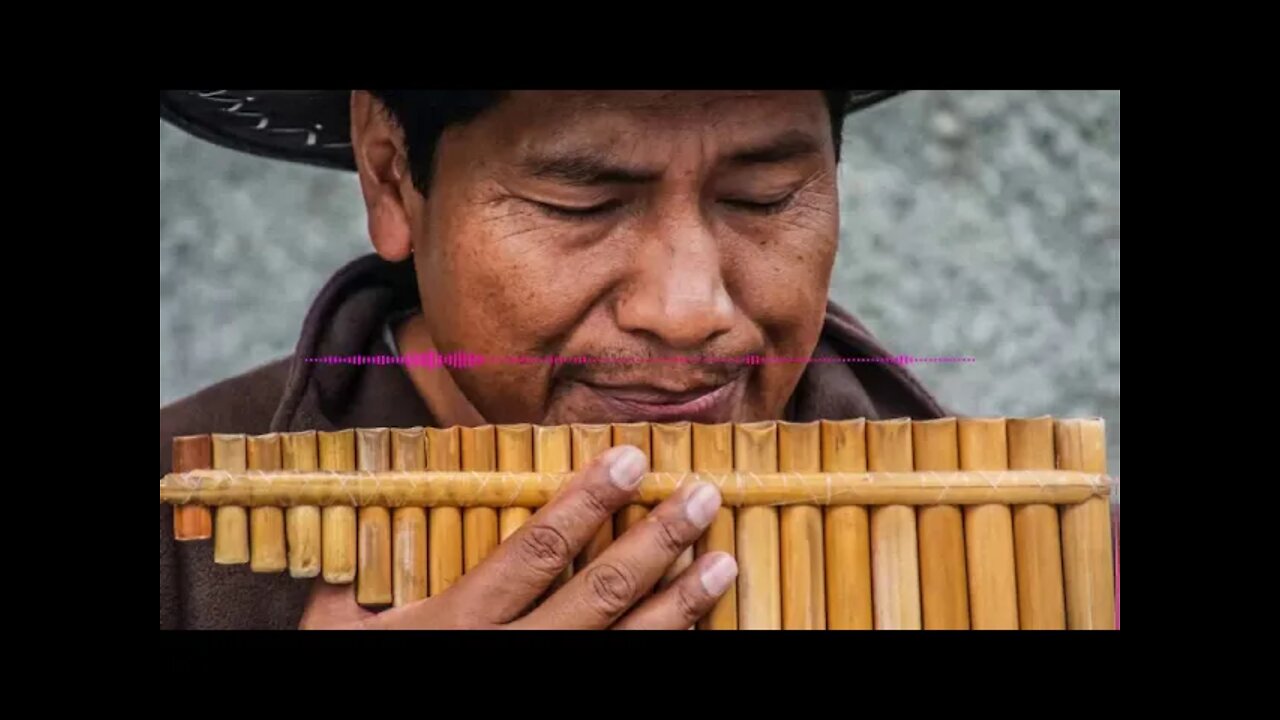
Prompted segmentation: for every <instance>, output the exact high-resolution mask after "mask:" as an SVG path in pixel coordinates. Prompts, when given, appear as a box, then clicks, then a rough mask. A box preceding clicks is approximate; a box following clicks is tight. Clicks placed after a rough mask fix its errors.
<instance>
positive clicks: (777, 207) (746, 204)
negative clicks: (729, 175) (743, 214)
mask: <svg viewBox="0 0 1280 720" xmlns="http://www.w3.org/2000/svg"><path fill="white" fill-rule="evenodd" d="M795 196H796V194H795V193H789V194H787V195H786V196H784V197H782V198H779V199H777V200H768V201H763V202H762V201H759V200H742V199H730V200H722V201H721V202H723V203H724V204H725V205H728V206H730V207H733V208H737V209H739V210H745V211H747V212H750V213H756V214H759V215H772V214H774V213H779V212H782V211H783V210H786V209H787V207H788V206H790V205H791V201H792V200H793V199H795Z"/></svg>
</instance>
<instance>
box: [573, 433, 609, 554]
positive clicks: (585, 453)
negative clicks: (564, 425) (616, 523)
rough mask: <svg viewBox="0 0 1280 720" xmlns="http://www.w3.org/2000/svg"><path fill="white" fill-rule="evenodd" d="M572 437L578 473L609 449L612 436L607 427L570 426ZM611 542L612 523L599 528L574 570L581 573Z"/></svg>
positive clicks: (575, 467) (574, 461) (574, 465)
mask: <svg viewBox="0 0 1280 720" xmlns="http://www.w3.org/2000/svg"><path fill="white" fill-rule="evenodd" d="M571 434H572V435H573V469H574V470H575V471H580V470H583V469H585V468H586V467H587V466H588V465H590V464H591V461H592V460H595V459H596V457H598V456H599V455H602V454H603V453H604V451H606V450H608V449H609V448H610V447H611V442H612V440H613V434H612V433H611V432H610V428H609V426H608V425H585V424H575V425H572V426H571ZM612 542H613V523H611V522H608V523H605V524H603V525H601V526H600V530H599V531H598V532H596V536H595V537H594V538H592V539H591V541H590V542H588V543H587V547H586V549H584V550H583V551H582V553H581V554H579V555H578V558H577V561H576V562H575V563H574V570H576V571H579V572H580V571H581V570H582V569H583V568H584V567H586V566H587V565H589V564H590V563H591V562H592V561H593V560H595V559H596V558H598V557H600V553H602V552H604V551H605V548H607V547H609V545H610V544H611V543H612Z"/></svg>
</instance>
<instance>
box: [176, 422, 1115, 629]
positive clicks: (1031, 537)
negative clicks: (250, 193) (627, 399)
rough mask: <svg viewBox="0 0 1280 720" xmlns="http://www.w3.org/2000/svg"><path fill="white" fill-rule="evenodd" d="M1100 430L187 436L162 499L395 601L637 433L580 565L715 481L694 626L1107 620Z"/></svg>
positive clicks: (240, 539) (777, 428)
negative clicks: (706, 575) (717, 505)
mask: <svg viewBox="0 0 1280 720" xmlns="http://www.w3.org/2000/svg"><path fill="white" fill-rule="evenodd" d="M1104 434H1105V433H1104V426H1103V421H1102V420H1100V419H1053V418H1048V417H1041V418H1028V419H1006V418H945V419H940V420H921V421H911V420H906V419H891V420H864V419H853V420H822V421H816V422H810V423H793V422H781V421H779V422H772V421H771V422H753V423H741V424H722V425H701V424H697V423H669V424H656V423H655V424H647V423H626V424H617V425H613V426H608V425H573V426H557V427H535V426H531V425H503V426H485V427H479V428H448V429H434V428H427V429H423V428H408V429H388V428H361V429H351V430H341V431H336V432H302V433H279V434H270V435H261V436H244V435H201V436H187V437H179V438H175V439H174V441H173V447H174V461H173V472H172V473H170V474H168V475H166V476H165V477H163V478H161V479H160V501H161V503H168V504H172V505H174V506H175V507H174V536H175V538H176V539H178V540H180V541H195V540H207V539H209V538H210V536H211V535H212V539H213V556H214V562H218V563H222V564H247V565H249V568H248V569H247V570H248V571H251V572H271V573H278V572H288V573H289V574H290V575H292V576H293V577H296V578H300V579H302V578H316V579H317V580H319V581H323V582H327V583H335V584H338V583H355V584H356V587H357V600H358V602H360V603H362V604H364V605H367V606H370V607H386V606H392V605H402V604H405V603H409V602H413V601H415V600H418V599H421V598H423V597H427V596H428V595H436V594H439V593H440V592H443V591H444V590H445V589H447V588H448V587H449V585H451V584H452V583H453V582H455V581H456V580H457V579H458V577H460V576H461V575H462V574H463V573H465V572H467V571H469V570H470V569H471V568H473V567H474V566H475V565H476V564H478V563H479V562H482V561H483V559H484V557H485V556H486V555H487V554H489V553H490V552H491V551H492V550H493V548H494V547H495V546H496V545H497V544H498V543H499V542H502V541H504V540H505V539H506V538H507V537H508V536H509V535H511V533H513V532H515V531H516V530H517V529H518V528H519V526H520V525H521V524H523V523H525V522H527V521H528V520H529V518H530V516H531V513H534V512H536V511H537V509H538V508H539V507H541V506H542V505H544V504H546V503H547V502H548V501H549V500H550V499H551V498H552V497H554V496H555V494H556V493H557V491H558V490H559V488H560V487H561V486H562V485H564V484H566V483H567V482H568V481H569V480H570V479H571V478H572V477H573V471H575V470H577V469H579V468H581V467H582V466H583V465H584V464H586V463H587V462H589V461H590V460H591V458H594V457H595V456H597V455H599V454H600V453H601V452H603V450H604V449H606V448H608V447H609V446H611V445H617V444H630V445H635V446H637V447H639V448H640V449H641V450H642V451H644V452H645V454H646V455H647V456H648V458H649V468H650V471H649V472H648V473H647V474H646V475H645V476H644V479H643V481H642V482H641V484H640V486H639V489H638V490H637V493H636V497H635V500H634V502H633V504H632V505H630V506H628V507H626V508H623V509H622V510H620V511H619V512H618V514H617V516H616V517H615V522H614V523H613V524H611V525H606V526H602V527H601V529H600V532H599V534H598V535H597V536H596V538H595V539H594V540H593V541H592V542H591V544H590V546H589V547H588V548H586V549H585V550H584V552H583V554H582V556H580V557H579V559H578V562H577V564H576V566H577V569H581V567H582V564H583V563H585V562H589V561H590V559H591V558H593V557H595V556H597V555H598V554H599V552H600V551H601V550H602V549H603V548H604V547H606V546H607V545H608V544H609V543H610V542H612V541H613V539H614V538H615V537H616V536H619V535H621V534H622V533H624V532H626V530H627V529H628V528H629V527H630V526H631V525H632V524H634V523H635V522H638V521H639V520H640V519H642V518H643V517H644V515H645V514H646V513H647V512H648V509H649V508H651V507H652V506H654V505H656V504H658V503H660V502H662V501H663V500H665V499H666V498H667V497H669V496H670V495H672V494H673V493H674V492H675V491H676V489H677V488H679V487H680V486H681V485H682V484H683V483H688V482H692V481H695V480H702V481H707V482H711V483H714V484H715V485H717V486H718V487H719V488H720V491H721V495H722V498H723V506H722V508H721V510H720V512H719V515H718V516H717V518H716V520H715V521H714V522H713V523H712V524H711V526H710V527H709V528H708V529H707V531H706V532H705V533H704V535H703V537H702V538H701V539H699V541H698V542H697V544H696V547H695V548H692V549H691V552H690V553H687V554H686V556H682V557H681V558H680V559H679V560H678V561H677V563H676V565H675V567H673V568H672V569H671V570H670V571H669V572H668V575H667V578H666V579H665V580H664V583H665V582H669V581H670V579H671V578H673V577H674V576H675V574H676V573H678V572H679V571H681V570H683V569H684V568H685V567H687V566H688V565H689V564H690V562H692V559H693V554H694V553H696V554H698V555H701V554H703V553H707V552H712V551H725V552H729V553H732V554H733V555H734V556H735V557H736V559H737V562H738V567H739V577H738V582H737V585H736V588H734V589H732V590H730V591H729V592H728V593H726V594H725V595H724V596H723V597H722V598H721V600H720V602H719V603H718V605H717V606H716V607H715V608H714V609H713V610H712V611H711V612H710V613H708V615H707V616H705V617H704V618H703V619H702V620H701V621H700V622H699V623H698V628H699V629H828V630H849V629H1114V628H1115V626H1116V624H1117V615H1116V604H1117V596H1116V588H1117V578H1116V574H1115V572H1116V569H1117V567H1118V554H1115V548H1116V547H1118V546H1117V545H1116V544H1115V542H1114V539H1113V536H1112V532H1113V528H1114V527H1115V526H1114V525H1113V519H1112V510H1111V504H1110V499H1109V496H1110V494H1111V491H1112V486H1113V482H1112V479H1111V478H1109V477H1107V475H1106V443H1105V437H1104ZM573 571H574V568H568V569H567V570H566V573H570V572H573Z"/></svg>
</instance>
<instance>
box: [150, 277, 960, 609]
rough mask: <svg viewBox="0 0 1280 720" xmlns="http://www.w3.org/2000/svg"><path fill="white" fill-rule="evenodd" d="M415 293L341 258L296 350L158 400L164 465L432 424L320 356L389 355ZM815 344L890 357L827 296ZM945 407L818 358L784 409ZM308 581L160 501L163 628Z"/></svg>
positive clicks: (271, 602)
mask: <svg viewBox="0 0 1280 720" xmlns="http://www.w3.org/2000/svg"><path fill="white" fill-rule="evenodd" d="M416 302H417V295H416V291H415V287H414V278H413V275H412V274H411V271H410V269H409V267H408V266H407V265H404V264H394V265H393V264H389V263H386V262H384V261H382V260H381V259H379V258H378V257H377V256H374V255H370V256H367V257H364V258H361V259H359V260H356V261H355V262H353V263H351V264H350V265H348V266H346V267H344V268H343V269H342V270H340V271H339V272H338V273H337V274H336V275H334V277H333V278H332V279H331V280H330V281H329V283H328V284H327V285H326V286H325V288H324V289H323V290H321V292H320V294H319V296H318V297H317V299H316V301H315V303H314V305H313V306H312V307H311V310H310V312H309V313H308V314H307V318H306V321H305V323H304V324H303V329H302V337H301V338H300V339H299V341H298V344H297V347H296V349H295V352H294V354H293V355H292V356H290V357H286V358H283V359H281V360H278V361H276V362H272V363H270V364H268V365H265V366H263V367H260V368H258V369H256V370H253V371H250V372H248V373H245V374H244V375H240V376H239V377H235V378H231V379H229V380H225V381H223V382H220V383H218V384H216V385H213V386H211V387H209V388H206V389H204V390H202V391H200V392H198V393H196V394H194V395H192V396H190V397H187V398H185V399H183V400H179V401H177V402H175V403H173V404H171V405H169V406H167V407H164V408H161V409H160V475H161V476H163V475H165V474H166V473H168V472H169V471H170V462H171V455H172V441H173V438H174V437H175V436H179V435H194V434H202V433H248V434H261V433H268V432H287V431H297V430H334V429H340V428H350V427H374V426H381V427H413V426H423V427H429V426H432V425H434V423H433V421H432V418H431V417H430V415H428V413H427V410H426V407H425V405H424V403H423V402H422V401H421V399H420V398H419V396H418V395H417V393H416V391H415V390H414V388H413V386H412V384H411V383H410V382H409V379H408V377H407V376H406V375H405V374H404V373H403V372H398V371H397V370H396V369H395V368H394V367H387V366H382V367H367V366H364V367H360V366H353V365H321V364H315V363H307V362H303V361H302V360H301V359H303V358H308V357H317V356H321V355H356V354H365V355H377V354H391V353H392V351H391V348H389V347H388V346H387V343H386V341H385V340H384V334H383V330H384V327H385V325H386V320H387V318H388V317H389V315H391V314H392V313H395V312H397V311H400V310H403V309H406V308H411V307H413V306H414V304H416ZM816 354H818V355H838V356H841V357H888V356H889V353H888V352H886V351H885V350H884V349H883V348H882V347H881V346H880V344H879V343H878V342H877V341H876V340H875V338H873V337H872V336H871V334H870V333H869V332H868V331H867V330H866V328H864V327H863V326H862V325H861V324H860V323H859V322H858V321H857V320H856V319H855V318H853V317H852V316H851V315H849V314H848V313H847V312H845V311H844V310H842V309H840V308H839V307H837V306H835V305H834V304H831V305H829V307H828V313H827V320H826V326H825V329H824V332H823V336H822V339H821V342H820V345H819V348H818V352H817V353H816ZM943 414H944V410H943V409H942V408H941V407H940V406H939V404H938V403H937V402H936V401H935V400H934V399H933V397H932V396H931V395H930V394H929V393H928V392H927V391H926V390H925V389H924V388H923V387H922V386H921V385H920V384H919V382H917V381H916V379H915V378H914V377H912V376H911V374H910V373H908V372H907V370H906V369H905V368H904V367H903V366H902V365H898V364H892V363H862V364H813V365H810V366H808V368H807V369H806V370H805V373H804V375H803V377H802V379H801V381H800V384H799V386H798V387H797V388H796V392H795V395H794V396H793V398H792V402H791V404H790V406H789V407H788V409H787V417H786V418H785V419H789V420H797V421H810V420H817V419H822V418H833V419H834V418H855V417H865V418H869V419H876V418H885V417H911V418H930V417H940V416H942V415H943ZM308 592H309V583H308V582H306V581H300V580H294V579H292V578H290V577H289V576H288V574H287V573H282V574H279V575H255V574H254V573H251V572H250V571H249V569H248V567H247V566H229V567H228V566H218V565H215V564H214V563H213V553H212V548H211V547H210V543H209V542H208V541H202V542H183V543H176V542H174V539H173V514H172V508H170V507H169V506H167V505H161V506H160V627H161V629H166V628H172V629H177V628H208V629H222V628H225V629H259V628H262V629H285V628H294V627H297V624H298V620H299V618H300V617H301V615H302V610H303V605H304V603H305V601H306V598H307V594H308Z"/></svg>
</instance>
